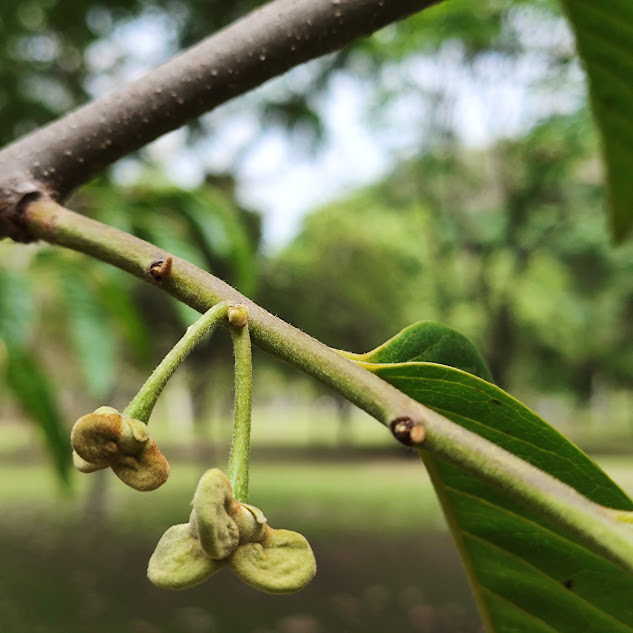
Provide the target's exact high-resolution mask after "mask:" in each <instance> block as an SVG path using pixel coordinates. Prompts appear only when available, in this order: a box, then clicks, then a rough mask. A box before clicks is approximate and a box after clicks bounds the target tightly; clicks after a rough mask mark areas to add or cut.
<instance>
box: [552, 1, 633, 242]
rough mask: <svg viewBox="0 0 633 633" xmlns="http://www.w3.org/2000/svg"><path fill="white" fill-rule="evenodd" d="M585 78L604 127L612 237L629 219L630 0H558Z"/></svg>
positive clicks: (632, 122) (632, 220) (632, 201)
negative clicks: (598, 0) (585, 74)
mask: <svg viewBox="0 0 633 633" xmlns="http://www.w3.org/2000/svg"><path fill="white" fill-rule="evenodd" d="M562 5H563V8H564V10H565V12H566V13H567V16H568V18H569V21H570V23H571V25H572V28H573V30H574V34H575V36H576V46H577V49H578V52H579V54H580V57H581V59H582V61H583V64H584V67H585V70H586V71H587V78H588V81H589V96H590V100H591V105H592V109H593V113H594V117H595V119H596V123H597V124H598V128H599V129H600V131H601V133H602V147H603V153H604V158H605V162H606V168H607V184H608V191H609V198H610V211H611V225H612V230H613V234H614V236H615V238H616V239H617V240H621V239H623V238H624V237H626V235H627V234H629V233H630V229H631V225H632V224H633V185H632V184H631V164H632V163H633V119H631V112H632V111H633V89H632V88H631V76H632V74H633V3H631V2H628V0H614V1H612V2H604V3H603V2H596V1H595V0H562Z"/></svg>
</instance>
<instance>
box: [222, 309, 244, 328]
mask: <svg viewBox="0 0 633 633" xmlns="http://www.w3.org/2000/svg"><path fill="white" fill-rule="evenodd" d="M227 317H228V321H229V324H230V325H232V326H233V327H244V326H245V325H246V324H247V323H248V308H247V307H246V306H245V305H241V304H236V305H232V306H229V311H228V315H227Z"/></svg>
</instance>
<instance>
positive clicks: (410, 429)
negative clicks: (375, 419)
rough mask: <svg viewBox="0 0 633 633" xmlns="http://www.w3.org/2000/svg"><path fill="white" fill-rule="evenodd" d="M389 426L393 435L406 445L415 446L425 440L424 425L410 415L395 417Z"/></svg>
mask: <svg viewBox="0 0 633 633" xmlns="http://www.w3.org/2000/svg"><path fill="white" fill-rule="evenodd" d="M389 428H390V429H391V432H392V433H393V436H394V437H395V438H396V439H397V440H398V441H399V442H400V443H402V444H404V445H405V446H414V445H415V444H421V443H422V442H423V441H424V436H425V433H424V427H423V426H422V425H421V424H420V423H419V422H414V421H413V420H412V419H411V418H409V417H406V416H403V417H399V418H395V419H394V420H392V421H391V423H390V424H389Z"/></svg>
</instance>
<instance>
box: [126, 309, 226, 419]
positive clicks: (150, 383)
mask: <svg viewBox="0 0 633 633" xmlns="http://www.w3.org/2000/svg"><path fill="white" fill-rule="evenodd" d="M227 312H228V305H227V304H226V303H218V304H217V305H214V306H213V307H212V308H210V309H209V310H207V311H206V312H205V313H204V314H203V315H202V316H201V317H200V318H199V319H198V320H197V321H196V322H195V323H193V324H192V325H190V326H189V327H188V328H187V331H186V332H185V333H184V335H183V336H182V338H181V339H180V340H179V341H178V342H177V343H176V345H174V347H172V349H171V350H170V351H169V353H168V354H167V355H166V356H165V358H163V360H162V361H161V362H160V364H159V365H158V367H156V369H155V370H154V371H153V372H152V374H151V376H150V377H149V378H148V379H147V380H146V381H145V384H144V385H143V386H142V387H141V388H140V390H139V392H138V393H137V394H136V396H135V397H134V399H133V400H132V402H130V404H129V405H128V406H127V407H126V408H125V410H124V411H123V415H124V416H125V417H128V418H134V419H136V420H141V422H145V423H146V424H147V422H148V420H149V416H150V415H151V413H152V410H153V409H154V405H155V404H156V400H158V396H160V394H161V392H162V391H163V389H164V387H165V385H166V384H167V381H168V380H169V379H170V378H171V376H172V374H173V373H174V372H175V371H176V369H177V367H178V365H180V363H182V361H183V360H185V358H187V356H188V355H189V354H190V353H191V351H192V350H193V348H194V347H195V346H196V345H197V344H198V343H199V342H200V340H201V339H202V337H203V336H204V335H205V334H206V333H207V332H208V331H209V330H211V329H213V328H214V327H215V326H216V325H217V324H218V323H220V322H221V321H222V320H223V319H225V318H226V315H227Z"/></svg>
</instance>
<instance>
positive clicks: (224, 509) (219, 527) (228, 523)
mask: <svg viewBox="0 0 633 633" xmlns="http://www.w3.org/2000/svg"><path fill="white" fill-rule="evenodd" d="M238 508H239V504H238V502H237V501H235V499H234V498H233V490H232V488H231V482H230V481H229V478H228V477H227V476H226V475H225V474H224V473H223V472H222V471H221V470H220V469H218V468H211V469H209V470H207V472H206V473H204V475H202V477H201V479H200V483H199V484H198V488H197V489H196V493H195V495H194V497H193V509H194V513H195V521H193V524H194V525H195V526H196V529H197V530H198V538H199V539H200V545H201V546H202V549H203V550H204V551H205V552H206V553H207V554H208V555H209V556H210V557H211V558H215V559H217V560H223V559H225V558H227V557H228V556H230V554H231V553H232V552H233V550H234V549H235V548H236V547H237V545H238V543H239V540H240V534H239V529H238V527H237V524H236V523H235V521H234V520H233V518H232V515H233V514H234V513H235V512H236V511H237V510H238Z"/></svg>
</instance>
